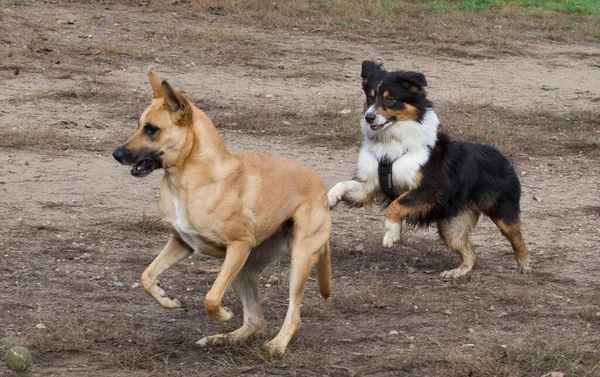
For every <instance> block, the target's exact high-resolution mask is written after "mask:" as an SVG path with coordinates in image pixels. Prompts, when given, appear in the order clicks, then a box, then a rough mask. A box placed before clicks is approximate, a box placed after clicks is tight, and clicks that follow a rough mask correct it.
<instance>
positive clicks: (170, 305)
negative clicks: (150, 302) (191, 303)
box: [155, 289, 184, 309]
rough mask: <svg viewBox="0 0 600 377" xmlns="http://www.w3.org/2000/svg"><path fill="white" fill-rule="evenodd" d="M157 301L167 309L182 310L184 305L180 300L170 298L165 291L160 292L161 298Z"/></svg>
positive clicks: (157, 298)
mask: <svg viewBox="0 0 600 377" xmlns="http://www.w3.org/2000/svg"><path fill="white" fill-rule="evenodd" d="M155 298H156V301H158V303H159V304H160V305H161V306H162V307H163V308H165V309H181V308H183V306H184V305H183V303H182V302H181V301H180V300H179V299H178V298H170V297H168V296H167V294H166V293H165V291H164V290H162V289H161V290H160V292H159V297H155Z"/></svg>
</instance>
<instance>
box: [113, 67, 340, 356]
mask: <svg viewBox="0 0 600 377" xmlns="http://www.w3.org/2000/svg"><path fill="white" fill-rule="evenodd" d="M148 76H149V78H150V83H151V85H152V88H153V90H154V99H153V100H152V103H151V104H150V105H149V106H148V107H147V108H146V110H145V111H144V112H143V114H142V115H141V117H140V120H139V127H138V130H137V131H136V132H135V133H134V134H133V135H132V136H131V137H130V138H129V139H128V141H127V143H126V144H125V146H124V147H125V148H126V149H129V150H133V149H138V150H139V149H143V148H145V149H150V150H152V151H156V152H160V153H162V158H163V168H164V170H165V173H164V177H163V179H162V182H161V186H160V194H159V200H158V204H159V210H160V214H161V216H162V219H163V221H164V223H165V224H166V225H167V228H168V229H169V230H170V231H171V233H172V236H171V239H170V240H169V242H168V243H167V245H166V246H165V248H164V249H163V251H162V252H161V253H160V254H159V255H158V257H157V258H156V259H155V260H154V261H153V262H152V264H150V266H149V267H148V268H147V269H146V271H144V273H143V275H142V280H141V282H142V285H143V287H144V288H145V289H146V291H147V292H148V293H149V294H150V295H152V296H153V297H154V298H155V299H156V300H157V301H158V302H159V303H160V304H161V305H162V306H164V307H165V308H178V307H181V303H180V302H179V301H178V300H176V299H171V298H169V297H167V296H166V294H165V292H164V290H162V289H161V288H159V287H158V285H157V284H156V279H157V278H158V276H159V275H160V274H161V273H163V272H164V271H165V270H167V269H168V268H169V267H171V266H172V265H174V264H175V263H177V262H179V261H180V260H182V259H184V258H185V257H187V256H189V255H190V254H191V253H192V252H193V251H194V248H197V249H198V250H199V251H201V252H202V253H205V254H208V255H211V256H215V257H221V258H224V261H223V265H222V267H221V269H220V272H219V274H218V276H217V278H216V280H215V282H214V284H213V286H212V288H211V289H210V290H209V291H208V293H207V294H206V299H205V303H204V305H205V308H206V310H207V313H208V317H209V319H210V320H211V321H212V322H214V323H221V322H224V321H226V320H228V319H230V318H231V317H232V313H231V311H230V310H229V309H227V308H223V307H222V306H221V301H222V299H223V295H224V293H225V291H226V290H227V289H228V288H229V287H230V286H232V285H233V287H234V289H235V291H236V293H237V294H238V296H240V299H241V300H242V303H243V306H244V325H243V326H242V328H240V329H239V330H236V331H234V332H231V333H229V334H219V335H214V336H209V337H206V338H203V339H202V340H200V341H199V344H200V345H203V346H204V345H213V344H222V343H231V342H237V341H242V340H245V339H246V338H248V337H249V336H251V335H253V334H259V333H263V332H264V331H265V328H266V322H265V320H264V317H263V315H262V311H261V309H260V301H259V298H258V277H259V275H260V271H261V270H262V269H263V268H264V266H265V265H266V264H267V263H269V262H271V261H273V260H274V259H276V257H277V255H276V254H277V253H279V251H285V250H287V249H290V253H291V271H290V274H291V277H290V299H289V310H288V313H287V316H286V319H285V322H284V324H283V327H282V328H281V331H280V332H279V334H278V335H277V336H276V337H275V338H274V339H273V340H271V341H270V342H268V343H267V345H266V346H267V348H268V351H269V352H271V353H272V354H282V353H284V352H285V349H286V347H287V344H288V342H289V341H290V339H291V338H292V336H293V335H294V333H295V332H296V330H297V329H298V328H299V327H300V301H301V299H302V296H303V292H304V288H305V286H306V281H307V279H308V276H309V273H310V270H311V268H312V266H313V265H315V264H316V265H317V272H318V281H319V286H320V289H321V293H322V295H323V297H325V298H327V297H328V296H329V294H330V291H331V267H330V261H329V258H330V256H329V236H330V232H331V219H330V214H329V204H328V201H327V192H326V189H325V185H324V184H323V181H322V180H321V178H320V177H319V176H318V175H317V174H316V173H314V172H313V171H311V170H309V169H308V168H306V167H304V166H302V165H300V164H298V163H296V162H292V161H289V160H287V159H284V158H280V157H276V156H273V155H269V154H250V153H243V154H232V153H230V152H229V151H228V150H227V148H226V147H225V145H224V144H223V142H222V140H221V137H220V136H219V134H218V132H217V130H216V128H215V127H214V126H213V124H212V122H211V121H210V120H209V119H208V117H207V116H206V114H204V112H202V111H201V110H200V109H198V108H196V107H195V106H194V105H192V104H191V103H190V102H189V101H188V100H187V99H185V98H184V97H183V96H182V95H181V94H179V93H177V92H175V91H174V90H173V89H172V88H171V87H170V86H169V84H168V83H167V82H166V81H163V82H160V81H159V80H158V79H157V78H156V76H154V74H153V73H152V71H151V70H149V71H148ZM147 123H150V124H152V125H153V126H155V127H158V128H160V132H159V133H158V134H157V137H156V138H154V139H153V140H150V139H149V138H148V137H147V136H146V135H144V133H143V128H144V125H145V124H147ZM286 224H287V225H286ZM289 224H293V226H292V225H289Z"/></svg>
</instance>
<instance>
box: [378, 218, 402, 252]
mask: <svg viewBox="0 0 600 377" xmlns="http://www.w3.org/2000/svg"><path fill="white" fill-rule="evenodd" d="M398 241H400V223H393V222H391V221H389V220H388V219H386V220H385V234H384V235H383V241H382V242H381V244H382V245H383V247H385V248H387V249H389V248H391V247H392V246H394V244H395V243H396V242H398Z"/></svg>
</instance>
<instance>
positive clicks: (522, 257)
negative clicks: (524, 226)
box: [492, 216, 531, 274]
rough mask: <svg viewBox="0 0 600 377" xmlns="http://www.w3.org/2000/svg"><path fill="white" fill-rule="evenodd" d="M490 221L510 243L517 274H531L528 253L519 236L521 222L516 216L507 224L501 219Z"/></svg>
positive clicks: (521, 237)
mask: <svg viewBox="0 0 600 377" xmlns="http://www.w3.org/2000/svg"><path fill="white" fill-rule="evenodd" d="M492 221H493V222H494V223H495V224H496V225H497V226H498V228H500V232H502V234H503V235H504V237H506V239H508V241H509V242H510V244H511V246H512V248H513V252H514V253H515V260H516V261H517V264H518V266H519V267H518V269H519V273H521V274H526V273H529V272H531V266H530V260H529V252H528V251H527V247H526V246H525V242H523V236H522V235H521V221H520V220H519V218H518V216H517V219H516V220H515V221H512V222H507V221H505V220H503V219H494V218H492Z"/></svg>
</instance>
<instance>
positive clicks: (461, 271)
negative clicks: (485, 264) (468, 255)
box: [440, 266, 471, 279]
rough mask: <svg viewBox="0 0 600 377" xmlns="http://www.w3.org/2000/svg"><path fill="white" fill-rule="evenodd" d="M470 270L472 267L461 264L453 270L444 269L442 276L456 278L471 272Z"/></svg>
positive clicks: (443, 277)
mask: <svg viewBox="0 0 600 377" xmlns="http://www.w3.org/2000/svg"><path fill="white" fill-rule="evenodd" d="M469 271H471V267H464V266H460V267H458V268H453V269H451V270H446V271H442V273H441V274H440V277H441V278H442V279H456V278H459V277H461V276H465V275H466V274H467V273H469Z"/></svg>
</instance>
